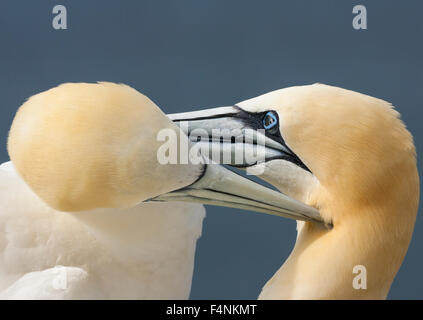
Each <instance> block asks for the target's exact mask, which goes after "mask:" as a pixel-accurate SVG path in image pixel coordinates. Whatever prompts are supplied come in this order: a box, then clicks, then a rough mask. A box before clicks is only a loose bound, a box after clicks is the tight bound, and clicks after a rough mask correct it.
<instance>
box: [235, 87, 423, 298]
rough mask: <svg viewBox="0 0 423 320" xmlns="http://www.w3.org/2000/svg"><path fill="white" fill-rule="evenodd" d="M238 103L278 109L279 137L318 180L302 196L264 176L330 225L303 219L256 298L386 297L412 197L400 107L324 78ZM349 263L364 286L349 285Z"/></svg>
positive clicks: (414, 175) (409, 226)
mask: <svg viewBox="0 0 423 320" xmlns="http://www.w3.org/2000/svg"><path fill="white" fill-rule="evenodd" d="M237 105H238V106H239V107H240V108H242V109H244V110H247V111H254V112H259V111H266V110H276V111H277V112H278V115H279V120H280V132H281V133H282V136H283V138H284V140H285V142H286V143H287V145H288V146H289V147H290V148H291V149H292V150H293V151H294V152H295V154H297V155H298V156H299V157H300V159H301V160H302V161H303V162H304V163H305V164H306V166H307V167H308V168H309V169H310V170H311V172H312V173H313V176H314V177H315V179H314V180H315V181H316V183H315V185H313V186H311V187H310V186H308V185H307V186H304V190H303V194H301V193H299V192H297V190H298V188H297V189H296V192H297V193H290V191H291V190H290V189H289V188H287V187H286V186H287V183H286V182H284V181H283V179H284V174H283V173H280V174H279V177H280V179H281V180H280V181H279V182H278V181H276V180H275V178H274V177H270V176H269V179H268V181H269V182H271V183H272V184H274V185H275V186H276V187H278V188H279V189H280V190H281V191H282V192H285V193H287V194H289V195H291V196H293V197H295V198H297V199H299V200H301V201H303V202H306V203H307V204H309V205H311V206H314V207H316V208H318V209H319V212H320V214H321V216H322V217H323V218H324V219H325V220H326V221H327V222H332V223H333V229H332V230H329V231H325V230H321V229H319V228H315V227H313V225H312V224H310V223H306V224H304V227H302V228H300V230H299V234H298V238H297V242H296V245H295V248H294V250H293V252H292V253H291V255H290V257H289V258H288V260H287V261H286V262H285V264H284V265H283V266H282V267H281V269H280V270H279V271H278V272H277V273H276V274H275V275H274V277H273V278H272V279H271V280H270V281H269V282H268V283H267V284H266V286H265V287H264V289H263V291H262V294H261V295H260V298H263V299H286V298H291V299H298V298H301V299H317V298H320V299H356V298H370V299H380V298H385V297H386V296H387V294H388V292H389V288H390V286H391V283H392V281H393V279H394V277H395V275H396V273H397V271H398V269H399V267H400V266H401V263H402V261H403V259H404V256H405V254H406V251H407V248H408V245H409V243H410V240H411V236H412V233H413V228H414V223H415V218H416V213H417V209H418V199H419V177H418V172H417V167H416V154H415V148H414V144H413V139H412V136H411V134H410V133H409V132H408V131H407V129H406V128H405V125H404V124H403V123H402V121H401V120H400V119H399V113H398V112H396V111H395V110H394V109H393V108H392V106H391V105H390V104H389V103H387V102H386V101H383V100H380V99H376V98H373V97H370V96H367V95H364V94H360V93H357V92H353V91H350V90H345V89H341V88H337V87H332V86H327V85H322V84H315V85H310V86H299V87H291V88H286V89H281V90H277V91H273V92H270V93H267V94H264V95H262V96H259V97H256V98H252V99H250V100H246V101H243V102H241V103H239V104H237ZM269 165H271V162H270V163H269ZM280 168H282V167H280ZM276 169H277V167H276V165H275V166H274V167H273V169H272V170H273V171H270V172H271V173H272V174H273V175H274V173H275V170H276ZM300 171H301V170H300ZM303 175H310V174H309V173H307V172H305V171H303ZM264 178H266V176H265V175H264ZM298 180H299V177H297V181H298ZM304 181H307V183H311V182H312V181H313V180H310V179H309V180H306V179H305V180H304ZM357 265H363V266H365V267H366V268H367V288H366V289H365V290H357V289H355V288H354V287H353V285H352V281H353V279H354V276H355V274H354V273H353V269H354V267H355V266H357Z"/></svg>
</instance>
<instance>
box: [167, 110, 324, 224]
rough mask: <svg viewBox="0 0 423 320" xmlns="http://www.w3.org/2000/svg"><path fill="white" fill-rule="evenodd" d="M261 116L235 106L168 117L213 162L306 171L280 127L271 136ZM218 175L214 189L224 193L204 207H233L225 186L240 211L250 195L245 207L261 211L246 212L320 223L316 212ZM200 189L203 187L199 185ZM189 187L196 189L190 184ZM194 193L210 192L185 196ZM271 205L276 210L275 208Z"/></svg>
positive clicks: (188, 191) (257, 188) (237, 178)
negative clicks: (275, 164)
mask: <svg viewBox="0 0 423 320" xmlns="http://www.w3.org/2000/svg"><path fill="white" fill-rule="evenodd" d="M264 116H265V113H257V114H255V113H248V112H246V111H244V110H242V109H240V108H238V107H236V106H234V107H220V108H213V109H206V110H200V111H194V112H185V113H177V114H170V115H168V117H169V118H170V119H171V120H173V121H174V122H175V123H176V124H177V125H179V127H180V128H181V129H182V130H183V131H184V132H185V133H186V134H187V135H188V137H189V138H190V140H191V141H192V142H194V143H196V146H197V145H198V146H200V147H199V148H200V149H201V153H202V154H203V155H205V156H207V157H208V158H210V159H212V160H213V161H214V162H217V163H220V164H228V165H231V166H234V167H240V168H245V167H251V166H254V165H256V164H259V163H264V162H266V161H271V160H274V159H283V160H287V161H290V162H292V163H294V164H296V165H297V166H299V167H301V168H302V169H304V170H307V171H310V170H309V169H308V168H307V166H305V164H304V163H303V162H302V161H301V160H300V159H299V158H298V157H297V155H296V154H295V153H294V152H293V151H292V150H291V149H290V148H289V147H288V146H287V145H286V144H285V141H284V140H283V138H282V136H281V135H280V133H279V129H277V132H276V133H275V134H272V133H271V132H270V133H269V132H268V131H266V130H264V128H263V117H264ZM216 156H217V157H216ZM220 177H223V178H219V183H217V184H216V186H219V187H221V188H222V189H221V191H222V193H223V194H220V195H219V199H215V200H213V201H211V200H208V202H207V203H211V204H216V202H220V203H221V204H223V205H228V203H231V205H232V206H235V205H234V203H235V201H232V198H230V197H231V196H233V194H231V192H227V191H228V190H227V188H231V191H232V192H238V193H239V194H238V195H237V196H238V199H237V201H236V203H237V204H236V206H237V207H239V208H242V207H241V205H242V206H245V204H246V203H245V202H243V203H240V202H239V200H240V199H243V201H246V200H248V201H251V200H252V199H251V197H254V199H255V200H254V201H255V204H252V203H250V205H254V206H257V207H259V208H260V210H258V209H257V208H255V209H252V207H250V208H251V210H256V211H261V212H265V211H264V210H268V211H267V212H268V213H273V214H278V215H281V216H285V217H288V218H293V219H297V220H312V221H319V222H321V221H322V219H321V217H320V215H319V212H318V211H317V210H316V209H314V208H311V207H309V206H307V205H305V204H303V203H300V202H298V201H296V200H294V199H292V198H290V197H288V196H286V195H281V194H279V193H276V194H275V193H273V192H271V191H270V190H268V189H267V188H265V187H263V186H261V185H256V184H254V183H252V182H251V181H249V180H247V181H248V183H246V182H245V181H244V180H241V178H240V177H238V176H235V177H232V175H230V176H228V177H227V179H226V178H225V177H224V176H222V175H220ZM205 178H207V177H205ZM212 178H213V177H210V178H208V179H212ZM220 179H222V180H220ZM227 180H229V181H227ZM199 186H204V185H203V184H201V182H200V181H199ZM192 187H193V188H194V189H195V185H193V186H192ZM193 192H194V193H195V195H196V196H198V197H201V196H202V195H205V193H206V192H212V191H210V190H208V191H204V190H202V191H199V190H192V189H189V190H187V191H186V193H185V195H186V196H188V195H189V196H191V195H192V193H193ZM203 198H204V197H203ZM261 201H264V202H265V203H266V207H263V205H264V204H263V203H261V204H260V205H258V203H260V202H261ZM275 201H276V202H275ZM224 203H225V204H224ZM269 206H270V207H269ZM275 207H277V208H278V209H277V210H275ZM269 210H271V212H270V211H269Z"/></svg>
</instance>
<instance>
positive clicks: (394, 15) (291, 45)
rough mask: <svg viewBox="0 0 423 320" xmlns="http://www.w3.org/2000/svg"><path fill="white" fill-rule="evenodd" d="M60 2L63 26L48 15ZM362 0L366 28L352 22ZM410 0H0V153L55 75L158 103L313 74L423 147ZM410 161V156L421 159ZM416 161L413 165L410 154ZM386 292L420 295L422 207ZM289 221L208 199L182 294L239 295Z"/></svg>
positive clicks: (256, 286) (251, 284)
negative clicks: (365, 103) (22, 113)
mask: <svg viewBox="0 0 423 320" xmlns="http://www.w3.org/2000/svg"><path fill="white" fill-rule="evenodd" d="M56 4H63V5H66V7H67V10H68V28H69V29H68V30H59V31H57V30H54V29H53V28H52V26H51V21H52V17H53V15H52V13H51V11H52V8H53V6H54V5H56ZM356 4H365V5H366V6H367V10H368V30H366V31H363V30H362V31H356V30H354V29H353V28H352V18H353V14H352V8H353V6H354V5H356ZM422 12H423V3H422V2H421V1H417V0H416V1H411V0H408V1H401V2H400V1H387V0H385V1H363V0H360V1H359V2H357V1H345V0H344V1H335V0H333V1H324V0H320V1H311V0H310V1H298V0H295V1H294V0H291V1H246V0H236V1H234V0H231V1H228V0H178V1H152V0H151V1H93V0H90V1H75V0H74V1H63V0H60V1H59V0H57V1H16V0H13V1H12V0H2V1H1V2H0V99H1V100H0V101H1V102H0V112H1V114H0V139H1V148H0V160H1V161H2V162H3V161H7V160H8V155H7V152H6V137H7V133H8V129H9V127H10V124H11V121H12V119H13V116H14V113H15V111H16V109H17V108H18V107H19V106H20V105H21V104H22V102H23V101H24V100H25V99H26V98H27V97H29V96H31V95H33V94H35V93H38V92H40V91H43V90H46V89H49V88H51V87H53V86H56V85H57V84H60V83H62V82H69V81H72V82H75V81H86V82H93V81H98V80H105V81H113V82H123V83H126V84H129V85H131V86H133V87H135V88H136V89H138V90H140V91H141V92H143V93H145V94H147V95H148V96H149V97H150V98H152V99H153V100H154V101H155V102H156V103H157V104H158V105H159V106H161V107H162V108H163V110H164V111H165V112H180V111H184V110H193V109H195V108H199V107H201V108H203V107H212V106H221V105H228V104H232V103H235V102H238V101H240V100H244V99H246V98H249V97H253V96H256V95H258V94H261V93H265V92H268V91H271V90H274V89H279V88H282V87H287V86H292V85H301V84H311V83H314V82H322V83H326V84H332V85H336V86H340V87H344V88H347V89H352V90H356V91H360V92H363V93H366V94H369V95H372V96H376V97H378V98H382V99H385V100H388V101H390V102H392V103H393V104H394V105H395V106H397V109H398V110H399V111H400V112H401V113H402V117H403V119H404V121H405V122H406V124H407V126H408V128H409V129H410V131H411V132H412V133H413V135H414V137H415V142H416V146H417V152H418V153H419V152H421V151H422V147H423V146H422V143H423V139H422V135H423V128H422V125H421V119H422V111H421V104H422V101H423V88H422V80H423V72H422V70H423V68H422V67H423V63H422V57H423V46H422V35H423V19H422V18H423V16H422V15H423V13H422ZM420 164H421V162H420ZM419 168H420V171H421V170H422V168H421V166H419ZM421 214H422V213H420V215H419V216H418V219H417V224H416V229H415V233H414V237H413V241H412V243H411V246H410V249H409V251H408V254H407V257H406V259H405V261H404V263H403V265H402V267H401V270H400V272H399V274H398V276H397V278H396V280H395V281H394V283H393V286H392V290H391V293H390V295H389V297H390V298H392V299H403V298H423V277H422V276H421V270H422V269H423V259H422V252H423V241H422V240H423V221H422V219H423V217H422V215H421ZM295 235H296V231H295V223H294V222H293V221H287V220H284V219H280V218H277V217H272V216H263V215H259V214H255V213H247V214H243V213H240V210H235V209H222V208H216V207H208V208H207V218H206V220H205V223H204V230H203V236H202V238H201V240H200V241H199V243H198V246H197V256H196V264H195V273H194V279H193V286H192V292H191V298H195V299H209V298H223V299H230V298H235V299H237V298H239V299H244V298H251V299H254V298H256V297H257V295H258V294H259V292H260V289H261V287H262V286H263V285H264V283H265V282H266V280H267V279H269V278H270V277H271V276H272V274H273V273H274V272H275V271H276V270H277V269H278V268H279V266H280V265H281V264H282V262H283V261H284V260H285V259H286V258H287V256H288V254H289V252H290V250H291V249H292V246H293V244H294V242H295Z"/></svg>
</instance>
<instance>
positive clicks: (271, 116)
mask: <svg viewBox="0 0 423 320" xmlns="http://www.w3.org/2000/svg"><path fill="white" fill-rule="evenodd" d="M277 124H278V116H277V115H276V113H275V112H273V111H269V112H267V113H266V114H265V115H264V117H263V126H264V128H265V129H266V130H269V132H270V133H275V132H276V131H277V129H278V126H277Z"/></svg>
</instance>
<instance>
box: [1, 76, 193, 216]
mask: <svg viewBox="0 0 423 320" xmlns="http://www.w3.org/2000/svg"><path fill="white" fill-rule="evenodd" d="M165 128H170V129H173V130H175V132H176V133H177V134H178V135H179V129H178V128H177V127H176V126H175V125H174V124H173V123H172V122H171V121H170V120H169V119H168V118H167V117H166V116H165V115H164V113H163V112H162V111H161V110H160V109H159V108H158V107H157V106H156V105H155V104H154V103H153V102H152V101H151V100H150V99H148V98H147V97H146V96H144V95H142V94H141V93H139V92H138V91H136V90H135V89H132V88H130V87H128V86H126V85H119V84H113V83H105V82H102V83H97V84H89V83H67V84H63V85H60V86H58V87H56V88H53V89H50V90H48V91H45V92H42V93H39V94H37V95H34V96H33V97H31V98H30V99H29V100H28V101H26V102H25V103H24V104H23V105H22V106H21V107H20V109H19V110H18V112H17V114H16V116H15V119H14V121H13V124H12V127H11V130H10V134H9V139H8V151H9V155H10V158H11V160H12V162H13V163H14V165H15V167H16V169H17V171H18V172H19V174H20V175H21V176H22V177H23V179H24V180H25V181H26V182H27V183H28V185H29V186H30V187H31V189H32V190H33V191H34V192H35V193H36V194H37V195H38V196H39V197H40V198H41V199H43V200H44V201H45V202H46V203H47V204H49V205H50V206H51V207H53V208H55V209H57V210H61V211H80V210H89V209H93V208H99V207H101V208H113V207H130V206H133V205H135V204H137V203H139V202H141V201H143V200H145V199H147V198H151V197H154V196H157V195H159V194H162V193H165V192H169V191H172V190H175V189H177V188H178V186H180V185H181V184H182V185H187V184H189V183H190V182H193V181H194V180H195V177H196V176H198V174H197V173H196V172H194V171H195V169H196V168H193V166H181V167H179V168H178V170H174V165H158V161H157V149H158V148H159V147H160V145H161V144H163V142H160V141H158V140H157V133H158V131H159V130H160V129H165ZM182 138H184V137H182ZM175 175H176V176H175ZM157 177H163V179H158V178H157Z"/></svg>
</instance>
